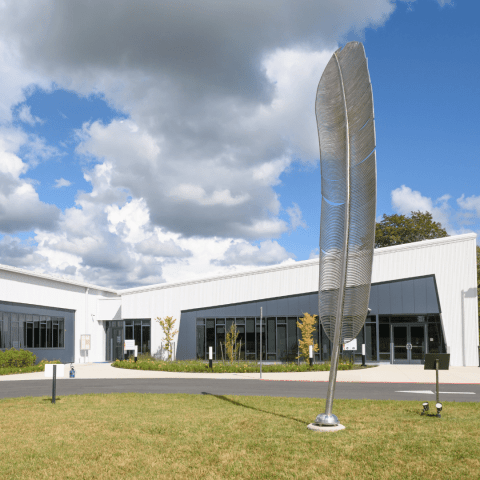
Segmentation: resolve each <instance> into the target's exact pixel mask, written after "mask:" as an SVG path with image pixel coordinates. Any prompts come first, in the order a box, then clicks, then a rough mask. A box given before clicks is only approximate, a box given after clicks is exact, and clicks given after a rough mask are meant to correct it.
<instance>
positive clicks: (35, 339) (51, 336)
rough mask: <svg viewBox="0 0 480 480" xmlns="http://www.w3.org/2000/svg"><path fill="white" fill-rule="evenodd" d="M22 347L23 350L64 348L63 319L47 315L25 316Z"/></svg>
mask: <svg viewBox="0 0 480 480" xmlns="http://www.w3.org/2000/svg"><path fill="white" fill-rule="evenodd" d="M22 323H23V325H22V326H23V346H24V347H25V348H64V347H65V341H64V338H65V336H64V332H65V319H64V318H61V317H50V316H48V315H25V320H24V321H23V322H22Z"/></svg>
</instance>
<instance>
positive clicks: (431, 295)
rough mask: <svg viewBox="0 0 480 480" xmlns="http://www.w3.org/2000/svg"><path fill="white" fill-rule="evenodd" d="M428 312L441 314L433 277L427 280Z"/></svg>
mask: <svg viewBox="0 0 480 480" xmlns="http://www.w3.org/2000/svg"><path fill="white" fill-rule="evenodd" d="M427 312H429V313H440V310H439V308H438V298H437V291H436V289H435V281H434V278H433V277H429V278H428V279H427Z"/></svg>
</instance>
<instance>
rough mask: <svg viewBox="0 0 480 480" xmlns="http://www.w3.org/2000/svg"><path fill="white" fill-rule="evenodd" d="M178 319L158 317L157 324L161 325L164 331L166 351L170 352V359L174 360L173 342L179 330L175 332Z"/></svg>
mask: <svg viewBox="0 0 480 480" xmlns="http://www.w3.org/2000/svg"><path fill="white" fill-rule="evenodd" d="M176 321H177V319H175V318H173V317H165V318H164V319H162V318H160V317H157V322H158V323H159V324H160V326H161V327H162V330H163V336H164V337H165V350H166V351H167V352H168V358H169V359H171V358H172V353H173V348H172V342H173V339H174V337H175V335H176V334H177V333H178V330H174V328H175V322H176Z"/></svg>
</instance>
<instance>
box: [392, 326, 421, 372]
mask: <svg viewBox="0 0 480 480" xmlns="http://www.w3.org/2000/svg"><path fill="white" fill-rule="evenodd" d="M425 329H426V325H392V340H393V363H412V364H414V363H422V361H423V359H424V357H425V338H426V331H425Z"/></svg>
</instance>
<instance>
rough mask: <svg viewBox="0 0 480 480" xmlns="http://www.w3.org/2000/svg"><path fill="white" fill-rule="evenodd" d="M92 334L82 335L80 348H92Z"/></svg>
mask: <svg viewBox="0 0 480 480" xmlns="http://www.w3.org/2000/svg"><path fill="white" fill-rule="evenodd" d="M91 337H92V336H91V335H80V350H90V348H91V345H92V340H91Z"/></svg>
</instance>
